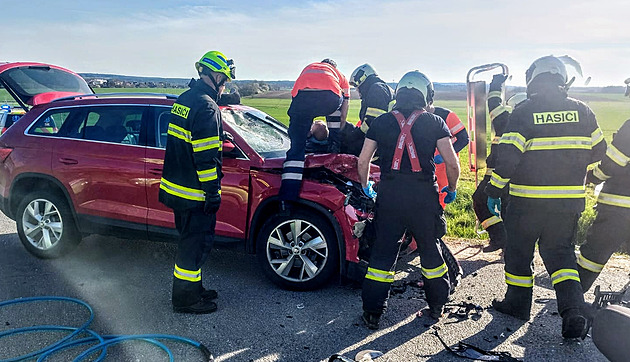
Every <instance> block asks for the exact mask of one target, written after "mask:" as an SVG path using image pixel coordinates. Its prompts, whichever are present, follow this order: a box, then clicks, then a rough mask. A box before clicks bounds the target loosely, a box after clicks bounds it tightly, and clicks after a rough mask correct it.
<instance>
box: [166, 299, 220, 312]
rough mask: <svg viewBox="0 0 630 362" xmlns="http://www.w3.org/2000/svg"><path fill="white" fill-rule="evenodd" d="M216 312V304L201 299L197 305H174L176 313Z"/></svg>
mask: <svg viewBox="0 0 630 362" xmlns="http://www.w3.org/2000/svg"><path fill="white" fill-rule="evenodd" d="M216 310H217V305H216V303H214V302H212V301H210V300H208V299H200V300H199V301H198V302H197V303H194V304H191V305H187V306H175V305H173V311H174V312H176V313H191V314H208V313H212V312H214V311H216Z"/></svg>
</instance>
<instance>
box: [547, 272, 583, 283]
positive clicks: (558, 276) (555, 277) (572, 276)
mask: <svg viewBox="0 0 630 362" xmlns="http://www.w3.org/2000/svg"><path fill="white" fill-rule="evenodd" d="M566 280H573V281H576V282H578V283H579V282H580V274H579V273H578V271H577V270H575V269H560V270H558V271H556V272H555V273H553V274H551V284H553V285H556V284H558V283H561V282H564V281H566Z"/></svg>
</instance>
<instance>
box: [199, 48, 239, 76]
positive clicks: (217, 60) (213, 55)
mask: <svg viewBox="0 0 630 362" xmlns="http://www.w3.org/2000/svg"><path fill="white" fill-rule="evenodd" d="M195 68H196V69H197V72H198V73H199V74H202V73H203V72H204V70H205V69H207V70H210V71H212V72H216V73H222V74H225V76H226V77H227V79H228V82H229V81H231V80H234V79H236V66H235V65H234V61H233V60H232V59H228V58H227V57H226V56H225V55H224V54H223V53H221V52H219V51H216V50H212V51H209V52H207V53H206V54H204V55H203V56H202V57H201V59H200V60H199V61H198V62H196V63H195Z"/></svg>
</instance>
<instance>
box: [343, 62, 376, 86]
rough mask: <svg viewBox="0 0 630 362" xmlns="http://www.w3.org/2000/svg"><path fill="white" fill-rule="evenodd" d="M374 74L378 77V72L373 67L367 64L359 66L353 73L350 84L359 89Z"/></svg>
mask: <svg viewBox="0 0 630 362" xmlns="http://www.w3.org/2000/svg"><path fill="white" fill-rule="evenodd" d="M372 74H373V75H377V74H376V71H375V70H374V68H373V67H372V66H371V65H369V64H367V63H365V64H363V65H359V66H358V67H357V69H355V70H354V72H352V75H351V76H350V81H349V83H350V85H351V86H353V87H359V86H360V85H361V84H363V82H364V81H365V80H366V79H367V77H369V76H371V75H372Z"/></svg>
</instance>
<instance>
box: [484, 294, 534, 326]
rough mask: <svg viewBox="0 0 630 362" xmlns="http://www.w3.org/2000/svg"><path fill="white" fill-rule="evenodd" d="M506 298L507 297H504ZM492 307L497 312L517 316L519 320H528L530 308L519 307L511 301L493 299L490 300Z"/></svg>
mask: <svg viewBox="0 0 630 362" xmlns="http://www.w3.org/2000/svg"><path fill="white" fill-rule="evenodd" d="M506 299H507V298H506ZM492 308H494V309H495V310H496V311H497V312H501V313H503V314H507V315H511V316H512V317H514V318H518V319H520V320H524V321H528V320H529V313H530V309H526V308H519V307H517V306H515V305H513V304H512V303H509V302H508V301H507V300H505V299H504V300H498V299H495V300H493V301H492Z"/></svg>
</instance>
